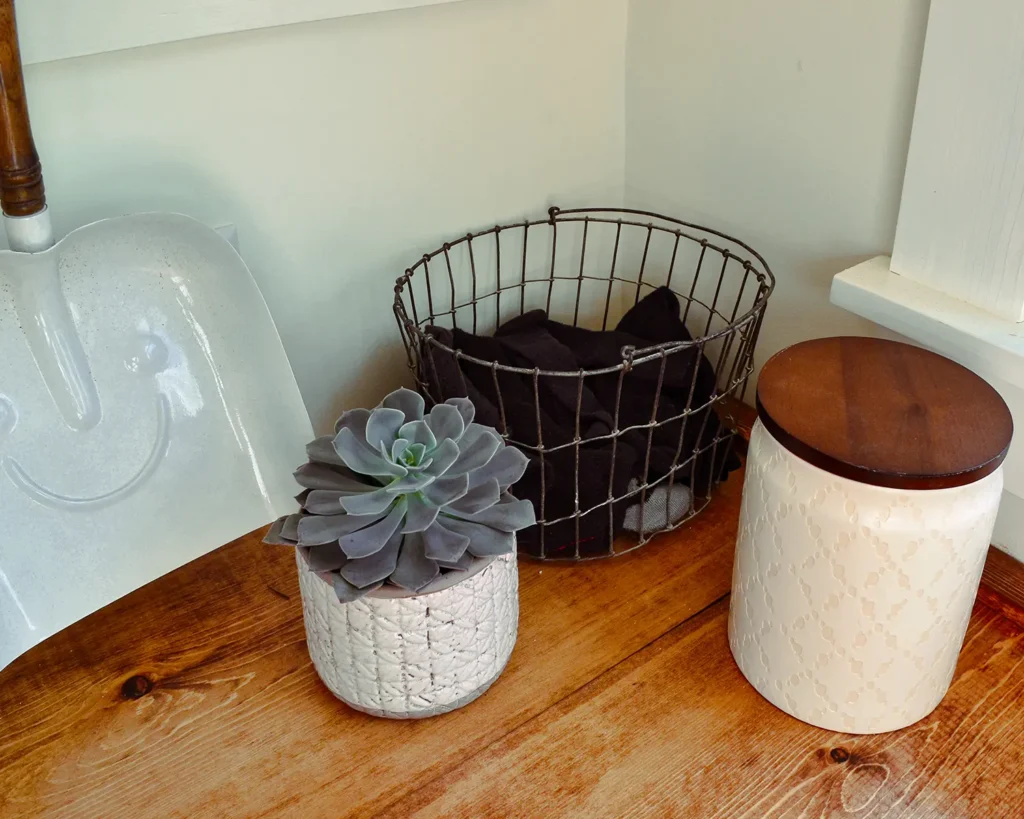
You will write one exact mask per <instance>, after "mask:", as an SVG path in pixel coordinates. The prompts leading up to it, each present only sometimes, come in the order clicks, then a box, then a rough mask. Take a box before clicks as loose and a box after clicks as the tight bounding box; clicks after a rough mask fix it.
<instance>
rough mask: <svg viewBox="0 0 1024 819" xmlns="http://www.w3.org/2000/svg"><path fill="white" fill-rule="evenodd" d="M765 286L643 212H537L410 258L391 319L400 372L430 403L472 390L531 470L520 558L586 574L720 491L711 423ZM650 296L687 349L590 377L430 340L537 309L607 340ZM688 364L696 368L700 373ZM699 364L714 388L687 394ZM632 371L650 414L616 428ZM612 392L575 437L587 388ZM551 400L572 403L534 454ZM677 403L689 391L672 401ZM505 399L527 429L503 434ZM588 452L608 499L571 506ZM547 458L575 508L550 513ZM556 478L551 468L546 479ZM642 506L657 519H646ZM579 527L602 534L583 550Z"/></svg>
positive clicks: (725, 255) (684, 225)
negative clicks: (685, 382) (683, 498)
mask: <svg viewBox="0 0 1024 819" xmlns="http://www.w3.org/2000/svg"><path fill="white" fill-rule="evenodd" d="M774 285H775V279H774V277H773V275H772V273H771V271H770V269H769V268H768V265H767V263H766V262H765V260H764V259H763V258H762V257H761V256H760V255H759V254H758V253H757V252H756V251H754V250H753V249H752V248H750V247H749V246H747V245H746V244H744V243H743V242H741V241H739V240H738V239H735V238H733V237H731V236H727V235H726V234H724V233H720V232H718V231H715V230H711V229H709V228H704V227H701V226H699V225H695V224H691V223H688V222H683V221H680V220H678V219H673V218H671V217H667V216H663V215H660V214H656V213H651V212H647V211H640V210H629V209H614V208H576V209H571V210H560V209H558V208H551V209H550V211H549V213H548V218H547V219H543V220H537V221H525V222H520V223H518V224H508V225H499V226H496V227H493V228H490V229H487V230H482V231H480V232H477V233H469V234H467V235H465V236H463V237H461V238H459V239H456V240H454V241H451V242H445V243H444V244H443V245H442V246H441V247H440V248H438V249H437V250H435V251H433V252H432V253H428V254H426V255H424V256H423V257H422V258H421V259H420V260H419V261H418V262H417V263H416V264H414V265H413V266H412V267H410V268H409V269H408V270H406V272H405V274H404V275H402V276H401V277H400V278H399V279H398V280H397V282H396V286H395V304H394V310H395V316H396V318H397V320H398V325H399V329H400V331H401V334H402V339H403V342H404V344H405V347H406V351H407V354H408V361H409V366H410V368H411V370H412V372H413V374H414V377H415V379H416V383H417V385H418V387H419V389H420V391H421V392H422V393H423V394H424V395H425V396H426V397H427V399H428V401H430V402H438V401H443V400H445V399H447V398H450V397H452V395H453V394H460V395H470V394H472V389H471V385H474V384H475V385H477V386H480V387H481V388H483V389H486V390H487V391H488V393H489V394H493V396H494V398H495V402H494V403H495V405H496V408H495V418H494V425H495V426H496V427H497V429H498V431H499V432H501V433H502V434H503V435H504V436H505V437H506V439H507V440H508V442H509V443H510V444H513V445H515V446H517V447H519V448H520V449H522V450H523V451H524V452H525V453H526V454H527V455H528V456H530V458H531V459H532V461H533V463H534V464H535V465H536V467H537V477H538V479H539V493H538V494H539V497H535V498H533V500H534V504H535V507H536V510H537V518H538V526H537V527H536V528H535V530H534V529H531V530H527V533H531V534H530V535H527V533H521V537H520V547H521V551H522V552H523V553H525V554H528V555H529V556H531V557H535V558H539V559H542V560H552V559H560V560H586V559H593V558H598V557H610V556H614V555H620V554H624V553H626V552H629V551H632V550H633V549H636V548H638V547H640V546H642V545H644V544H645V543H646V542H648V541H649V540H650V539H651V538H652V537H653V536H654V535H655V534H657V533H659V532H663V531H669V530H673V529H676V528H678V527H680V526H682V525H684V524H685V523H686V522H687V521H689V520H690V519H691V518H693V517H694V516H695V515H697V514H698V513H699V512H700V511H701V510H703V509H704V508H705V507H706V506H707V504H708V502H709V501H710V499H711V496H712V494H713V491H714V489H715V487H716V486H717V484H718V483H719V482H720V480H721V479H722V477H723V467H724V465H725V464H726V462H727V461H728V460H729V458H730V457H731V455H730V453H731V452H732V445H733V441H734V437H735V435H736V431H735V430H734V429H733V428H731V427H730V426H729V425H728V423H727V422H726V421H725V420H724V419H725V414H724V413H722V412H721V406H722V404H723V402H725V401H726V399H728V398H741V399H742V397H743V396H744V394H745V391H746V386H747V382H748V379H749V377H750V374H751V371H752V368H753V351H754V346H755V344H756V341H757V337H758V333H759V331H760V328H761V321H762V318H763V316H764V310H765V306H766V304H767V300H768V296H769V295H770V294H771V292H772V289H773V288H774ZM658 287H668V288H669V289H670V290H671V291H672V292H673V293H675V294H676V296H677V297H678V299H679V302H680V305H681V310H682V316H681V318H682V320H683V322H684V323H685V324H686V327H687V329H688V331H689V333H690V335H691V336H692V338H690V339H689V340H673V341H667V342H664V343H659V344H652V345H649V346H644V347H642V348H637V347H635V346H629V345H626V346H623V347H622V349H621V351H620V355H619V360H618V361H617V363H615V364H614V365H611V366H604V367H600V368H596V369H579V370H545V369H540V368H536V367H533V368H530V367H520V366H512V365H510V364H508V363H500V362H498V361H496V360H489V359H487V358H483V357H480V356H474V355H469V354H467V353H466V352H464V351H463V350H462V349H459V348H458V346H456V345H455V344H454V343H450V344H449V343H445V341H444V340H443V338H446V337H447V336H444V333H443V331H439V330H437V329H436V328H447V329H448V330H449V331H450V332H449V333H448V336H451V335H452V333H454V332H457V331H460V330H461V331H465V332H466V333H472V334H473V335H474V336H477V335H486V334H487V332H488V330H491V331H493V330H496V329H497V328H498V327H499V326H501V325H503V324H504V323H505V322H507V321H508V320H509V319H512V318H515V317H516V316H521V315H523V314H525V313H527V312H528V311H530V310H537V309H541V310H544V311H545V312H546V314H547V316H548V317H550V318H551V319H553V320H556V321H559V322H563V323H565V324H568V325H571V326H572V327H574V328H577V327H578V328H587V329H592V330H597V329H600V330H607V329H608V328H609V327H610V326H612V319H613V318H614V317H615V316H616V314H617V313H623V312H625V311H626V310H628V309H629V308H630V307H632V306H633V305H636V304H637V303H638V302H639V301H640V300H641V299H642V298H643V297H644V296H645V295H646V294H647V293H650V292H652V291H654V290H655V289H656V288H658ZM702 357H703V358H704V359H706V360H707V362H710V365H703V366H702V365H700V364H699V362H700V359H701V358H702ZM452 363H454V366H453V367H450V368H449V371H451V372H455V373H456V376H454V377H456V378H457V383H453V382H452V381H451V379H449V380H448V383H445V378H444V377H443V376H442V375H441V374H440V372H439V367H440V366H444V365H445V364H448V365H451V364H452ZM680 364H685V366H687V367H689V370H692V375H691V376H689V377H690V382H689V389H688V395H687V398H686V400H685V402H683V404H682V405H679V404H678V403H677V404H673V405H672V407H671V409H666V407H665V406H662V404H663V400H662V394H663V388H664V387H665V380H666V369H667V368H668V367H676V366H677V365H680ZM708 366H710V367H711V368H713V372H714V381H713V388H711V389H710V390H707V389H705V390H704V393H706V394H701V390H698V381H699V376H698V373H701V372H710V370H708V369H707V367H708ZM641 368H643V372H644V373H645V374H646V375H645V376H644V377H646V378H647V379H650V378H651V377H652V376H654V373H655V372H656V376H655V378H656V387H655V389H654V391H653V393H652V396H653V397H652V401H651V407H650V415H649V417H647V416H645V417H647V420H645V421H643V422H642V423H640V422H634V423H627V422H626V421H625V420H624V418H623V417H622V416H621V414H620V409H621V407H622V405H623V396H624V395H625V396H627V400H629V398H630V397H631V396H633V395H634V386H635V384H636V383H637V382H635V381H632V380H631V378H635V377H638V374H639V373H640V372H641ZM598 379H605V380H604V381H600V382H599V381H598ZM607 379H612V381H608V380H607ZM705 380H709V379H705ZM612 382H614V384H615V389H614V407H613V408H612V409H613V412H612V413H611V418H612V422H611V425H610V429H609V430H608V431H607V432H605V433H600V432H599V433H594V432H593V430H590V431H588V430H584V429H582V428H581V414H582V407H583V404H584V394H585V391H587V390H589V389H591V386H592V385H594V384H597V383H602V384H605V385H608V384H610V383H612ZM648 383H649V381H648ZM557 391H560V394H561V395H563V396H564V395H566V394H571V393H572V391H575V418H574V421H575V428H574V430H573V433H574V434H573V435H572V436H571V437H570V438H569V439H568V440H562V441H554V440H548V441H547V442H545V424H544V423H543V420H542V416H543V415H544V414H545V413H546V412H547V411H548V408H547V406H546V404H545V401H546V400H547V399H546V398H545V396H550V395H551V394H553V392H557ZM682 392H683V393H686V392H687V390H686V389H685V387H684V388H683V391H682ZM676 394H677V395H678V394H680V393H679V392H678V391H677V393H676ZM510 401H512V402H514V403H515V405H516V406H518V407H519V409H520V414H522V413H521V410H522V407H523V406H528V405H532V415H533V417H534V418H535V422H536V428H535V429H525V430H524V429H523V427H522V426H521V425H520V426H519V427H514V426H510V424H509V419H508V413H507V407H508V406H509V402H510ZM524 402H526V404H524ZM666 413H668V414H666ZM634 421H636V419H634ZM677 426H678V429H679V433H678V443H677V444H676V445H675V451H674V457H672V458H671V463H670V464H669V465H668V466H667V467H664V466H663V468H661V469H660V470H655V472H656V474H652V449H653V447H652V443H653V441H654V438H655V435H659V440H662V441H664V437H665V435H666V433H667V432H669V431H672V432H674V430H675V428H676V427H677ZM695 429H696V430H697V432H696V434H694V430H695ZM687 431H689V433H690V434H689V436H688V435H687ZM637 435H640V436H642V438H645V440H646V450H645V451H642V452H637V453H636V454H637V461H638V462H639V463H642V464H643V468H642V470H639V471H638V474H639V476H640V477H639V479H638V480H634V481H632V482H630V484H629V485H628V487H622V486H621V485H620V486H619V487H618V489H616V486H615V478H616V474H617V473H616V467H617V462H616V457H617V455H620V453H621V452H622V451H623V449H622V448H624V447H625V446H626V445H627V443H626V440H624V438H625V437H626V436H629V437H628V439H627V440H628V441H629V442H632V443H631V444H630V445H631V446H633V447H634V448H633V449H631V450H630V451H631V452H633V451H635V442H636V441H637V440H640V439H638V438H637V437H636V436H637ZM595 449H602V451H604V452H608V451H610V455H611V460H610V463H609V466H608V473H609V474H608V476H607V478H608V479H607V486H608V491H607V493H603V491H602V497H601V498H600V500H597V501H595V499H594V498H591V501H592V502H590V503H588V504H581V499H580V486H581V471H580V470H581V452H582V453H583V454H584V455H585V456H586V455H588V454H589V453H592V452H593V451H595ZM566 458H571V461H566V460H565V459H566ZM556 459H557V460H558V463H559V464H560V465H561V466H563V467H564V465H565V464H566V463H572V464H573V465H574V474H573V475H572V480H573V490H574V503H572V504H571V507H572V508H571V510H569V509H567V508H563V509H562V510H561V511H562V514H558V513H557V511H555V512H553V511H552V509H551V508H549V507H551V506H552V503H551V502H550V497H549V496H550V493H551V491H552V489H553V487H552V486H551V485H550V484H551V482H552V480H554V478H553V477H551V476H550V475H549V473H551V469H549V467H550V462H552V461H553V460H556ZM565 480H567V478H566V476H565V475H564V469H563V472H562V474H559V476H558V481H559V483H560V484H561V482H562V481H565ZM584 480H590V481H592V480H593V476H591V475H586V476H584ZM602 480H603V477H602ZM620 484H621V481H620ZM677 484H678V485H680V486H682V485H685V486H686V487H688V489H689V498H690V499H689V501H688V502H687V505H686V506H685V508H684V509H683V511H682V512H680V511H679V510H678V509H676V514H675V515H674V516H672V515H671V514H670V505H671V499H672V498H673V497H674V496H675V495H674V491H675V490H676V489H677ZM559 488H561V486H560V487H559ZM655 491H660V493H661V494H660V495H659V496H658V497H659V498H660V497H663V498H664V509H663V510H661V509H660V507H657V504H652V503H649V500H648V499H649V496H650V495H651V494H652V493H653V492H655ZM659 503H660V501H659ZM652 505H654V506H656V507H657V508H655V509H653V510H652ZM630 508H633V516H634V517H637V516H638V517H639V521H638V525H637V526H636V527H635V528H636V531H635V532H634V533H624V532H623V531H622V523H621V521H622V519H623V510H624V509H625V510H628V509H630ZM591 515H606V516H607V526H605V525H604V520H603V519H602V520H601V521H600V526H595V524H596V523H597V522H598V521H597V519H596V518H588V516H591ZM645 517H647V519H648V525H646V526H645ZM652 519H653V520H654V524H651V522H650V521H651V520H652ZM616 521H618V522H616ZM617 527H618V531H617V530H616V528H617ZM581 528H582V529H583V530H585V531H591V532H592V531H600V532H601V533H602V534H601V535H600V536H599V537H590V538H587V537H583V536H581ZM584 533H585V532H584ZM524 535H526V536H525V537H524ZM524 543H527V544H528V545H526V546H525V547H524V545H523V544H524Z"/></svg>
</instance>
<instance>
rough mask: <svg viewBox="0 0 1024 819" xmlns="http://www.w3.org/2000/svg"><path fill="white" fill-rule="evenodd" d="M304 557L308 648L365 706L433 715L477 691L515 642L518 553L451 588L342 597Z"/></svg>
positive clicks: (337, 690)
mask: <svg viewBox="0 0 1024 819" xmlns="http://www.w3.org/2000/svg"><path fill="white" fill-rule="evenodd" d="M298 559H299V587H300V589H301V591H302V606H303V614H304V617H305V622H306V638H307V643H308V645H309V653H310V656H311V657H312V659H313V665H314V666H315V668H316V670H317V673H318V674H319V675H320V677H321V679H322V680H323V681H324V683H325V684H326V686H327V687H328V688H329V689H330V690H331V692H332V693H333V694H334V695H335V696H337V697H339V698H341V699H342V700H344V701H345V702H346V703H348V704H349V705H351V706H352V707H353V708H356V709H358V710H360V711H365V712H367V713H370V714H374V715H376V716H383V717H392V718H398V719H402V718H412V717H429V716H433V715H436V714H443V713H445V712H447V711H451V710H453V709H455V708H459V707H461V706H462V705H465V704H466V703H468V702H471V701H472V700H474V699H476V698H477V697H478V696H480V695H481V694H482V693H484V691H486V690H487V688H488V687H490V685H491V683H493V682H494V680H495V679H497V677H498V675H499V674H500V673H501V671H502V669H504V667H505V664H506V663H507V662H508V658H509V655H511V653H512V648H513V646H514V645H515V641H516V633H517V630H518V625H519V574H518V572H517V570H516V561H515V555H503V556H501V557H497V558H495V559H494V560H493V561H492V562H491V563H490V565H488V566H487V567H486V568H484V569H483V570H481V571H479V572H478V573H477V574H475V575H472V576H470V577H468V578H467V579H465V580H463V581H461V582H459V583H457V584H456V585H454V586H451V587H450V588H447V589H442V590H440V591H436V592H432V593H429V594H422V595H416V596H411V597H400V598H393V599H386V598H380V597H373V596H372V595H371V596H368V597H364V598H362V599H360V600H357V601H355V602H352V603H344V604H343V603H340V602H338V598H337V596H336V595H335V593H334V590H333V588H332V587H331V585H330V584H329V583H327V582H325V581H324V580H322V579H321V578H320V577H319V576H317V575H316V574H314V573H312V572H310V571H309V570H308V569H307V568H306V566H305V565H304V564H303V563H302V559H301V557H300V558H298Z"/></svg>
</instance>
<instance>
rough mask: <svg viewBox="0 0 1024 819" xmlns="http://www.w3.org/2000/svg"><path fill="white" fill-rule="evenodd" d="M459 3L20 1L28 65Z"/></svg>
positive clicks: (387, 0) (21, 32) (439, 0)
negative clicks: (174, 42)
mask: <svg viewBox="0 0 1024 819" xmlns="http://www.w3.org/2000/svg"><path fill="white" fill-rule="evenodd" d="M450 2H455V0H17V2H16V11H17V15H18V29H19V36H20V38H21V51H22V59H23V60H24V62H25V63H26V64H30V63H43V62H49V61H51V60H61V59H64V58H65V57H81V56H84V55H87V54H98V53H101V52H104V51H119V50H121V49H125V48H135V47H137V46H145V45H153V44H155V43H169V42H173V41H175V40H189V39H192V38H193V37H206V36H208V35H211V34H227V33H229V32H232V31H246V30H249V29H255V28H269V27H271V26H283V25H287V24H289V23H306V22H310V21H312V20H324V19H328V18H331V17H346V16H349V15H353V14H369V13H371V12H376V11H391V10H393V9H404V8H412V7H414V6H429V5H433V4H435V3H450Z"/></svg>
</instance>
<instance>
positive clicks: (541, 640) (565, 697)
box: [0, 474, 1024, 819]
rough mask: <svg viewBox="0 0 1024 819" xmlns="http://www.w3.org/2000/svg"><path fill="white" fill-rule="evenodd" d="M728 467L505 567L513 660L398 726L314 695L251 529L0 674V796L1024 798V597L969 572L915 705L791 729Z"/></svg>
mask: <svg viewBox="0 0 1024 819" xmlns="http://www.w3.org/2000/svg"><path fill="white" fill-rule="evenodd" d="M740 488H741V487H740V477H739V475H738V474H737V475H736V476H734V478H733V479H732V480H731V481H730V482H729V483H728V484H727V485H726V486H725V487H724V488H723V490H722V493H721V495H720V496H719V497H718V498H717V499H716V500H715V501H714V502H713V503H712V504H711V506H710V507H709V508H708V509H707V510H706V511H705V512H704V513H703V514H702V515H701V516H699V517H698V518H697V519H696V520H694V521H693V522H692V523H691V524H690V525H688V526H687V527H685V528H684V529H683V530H682V531H680V532H678V533H674V534H672V535H668V536H664V537H663V538H661V539H660V540H659V541H656V542H655V543H652V544H650V545H649V546H647V547H645V548H644V549H641V550H639V551H638V552H636V553H634V554H632V555H629V556H626V557H623V558H619V559H616V560H611V561H599V562H594V563H588V564H583V565H578V566H556V565H552V564H539V563H532V562H523V563H521V564H520V576H521V579H522V590H521V596H522V613H521V621H520V634H519V642H518V644H517V646H516V649H515V652H514V653H513V655H512V660H511V662H510V664H509V666H508V669H507V670H506V672H505V674H504V675H503V676H502V677H501V678H500V679H499V680H498V682H497V683H496V684H495V685H494V687H493V688H492V689H491V690H490V692H488V693H487V694H486V695H485V696H484V697H483V698H482V699H480V700H478V701H477V702H475V703H473V704H472V705H470V706H469V707H467V708H465V709H463V710H461V711H458V712H455V713H452V714H448V715H446V716H443V717H437V718H434V719H430V720H424V721H415V722H390V721H386V720H379V719H374V718H372V717H368V716H365V715H363V714H359V713H356V712H354V711H352V710H350V709H348V708H347V707H346V706H345V705H343V704H342V703H341V702H339V701H338V700H336V699H335V698H334V697H333V696H331V694H330V693H329V692H328V691H327V689H326V688H324V686H323V685H322V684H321V683H320V681H319V679H318V678H317V676H316V674H315V673H314V671H313V668H312V666H311V664H310V661H309V656H308V655H307V653H306V646H305V639H304V633H303V625H302V615H301V610H300V604H299V591H298V584H297V580H296V575H295V565H294V562H293V558H292V554H291V552H290V551H288V550H287V549H282V548H280V547H266V546H262V545H261V544H260V542H259V538H260V535H261V532H257V533H253V534H250V535H247V536H246V537H243V538H241V539H239V540H237V541H235V542H234V543H231V544H229V545H227V546H224V547H223V548H221V549H219V550H218V551H216V552H214V553H212V554H210V555H207V556H206V557H203V558H201V559H199V560H197V561H195V562H193V563H191V564H189V565H187V566H185V567H183V568H182V569H179V570H178V571H176V572H174V573H172V574H170V575H168V576H167V577H164V578H162V579H161V580H159V581H157V582H156V583H153V584H151V585H150V586H148V587H146V588H144V589H140V590H139V591H137V592H135V593H133V594H131V595H129V596H128V597H126V598H124V599H122V600H120V601H118V602H117V603H114V604H113V605H111V606H109V607H108V608H106V609H104V610H103V611H100V612H98V613H96V614H95V615H93V616H91V617H89V618H88V619H86V620H83V621H82V622H80V623H77V624H76V625H74V626H72V627H71V628H69V629H67V630H66V631H64V632H62V633H61V634H59V635H57V636H56V637H54V638H52V639H51V640H49V641H47V642H46V643H44V644H43V645H41V646H38V647H36V648H35V649H33V650H32V651H30V652H29V653H28V654H26V655H25V656H24V657H22V658H21V659H20V660H18V661H17V662H16V663H15V664H14V665H12V666H11V667H9V668H7V669H6V670H5V671H3V672H0V816H3V817H14V816H35V815H51V816H59V817H62V819H73V817H109V818H110V819H113V818H114V817H139V816H157V817H169V816H182V817H190V818H191V817H206V816H245V817H257V816H303V817H311V816H330V817H337V816H360V817H365V816H372V815H384V816H396V817H405V816H412V815H416V816H470V817H479V816H501V817H510V816H515V817H534V816H537V817H558V816H580V817H598V816H627V815H628V816H658V817H669V816H722V817H742V816H749V817H758V819H760V817H764V816H816V817H817V816H857V817H882V816H885V817H897V816H964V817H966V816H970V817H986V819H988V818H989V817H1002V816H1019V815H1021V808H1020V806H1021V803H1022V802H1024V781H1022V779H1021V775H1020V771H1021V770H1022V763H1024V758H1022V757H1024V750H1022V749H1024V742H1022V739H1024V667H1022V666H1024V644H1022V634H1024V628H1022V627H1021V626H1020V625H1018V624H1017V623H1015V622H1014V620H1013V619H1011V618H1013V617H1016V616H1017V615H1019V614H1021V612H1020V610H1019V609H1016V608H1015V607H1014V606H1013V605H1012V604H1010V603H1007V602H1006V601H1005V600H1002V599H1001V598H996V597H995V596H994V593H987V594H986V597H985V599H986V600H989V601H990V602H991V601H993V600H995V601H996V603H997V607H998V608H1001V609H1002V611H1001V612H1000V611H997V608H996V607H994V608H990V607H988V606H986V605H985V604H984V603H979V604H978V605H977V606H976V608H975V611H974V616H973V619H972V621H971V625H970V630H969V631H968V635H967V640H966V644H965V649H964V652H963V654H962V656H961V659H960V664H959V667H958V669H957V675H956V679H955V681H954V683H953V686H952V689H951V690H950V693H949V695H948V696H947V697H946V699H945V700H944V701H943V703H942V704H941V705H940V706H939V708H938V710H937V711H935V713H934V714H932V716H930V717H929V718H927V719H926V720H924V721H923V722H921V723H919V724H917V725H915V726H913V727H911V728H908V729H906V730H904V731H900V732H897V733H893V734H886V735H881V736H876V737H852V736H848V735H843V734H835V733H831V732H828V731H823V730H819V729H816V728H812V727H810V726H807V725H804V724H803V723H800V722H798V721H796V720H795V719H792V718H790V717H788V716H786V715H785V714H783V713H782V712H780V711H778V710H776V709H775V708H774V707H772V706H771V705H769V704H768V703H767V702H766V701H764V700H763V699H762V698H761V697H760V696H759V695H758V694H757V693H756V692H755V691H754V690H753V688H751V687H750V686H749V685H747V683H746V682H745V681H744V679H743V678H742V676H741V675H740V673H739V671H738V670H737V669H736V666H735V665H734V663H733V661H732V658H731V656H730V654H729V649H728V645H727V641H726V618H727V614H728V605H729V600H728V590H729V585H730V574H731V569H732V566H731V564H732V554H733V544H734V539H735V534H736V521H737V516H738V504H739V496H740ZM1007 615H1008V616H1007ZM1018 622H1024V619H1021V618H1018Z"/></svg>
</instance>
